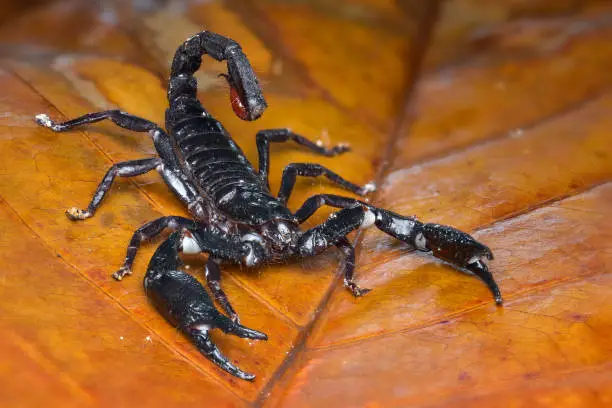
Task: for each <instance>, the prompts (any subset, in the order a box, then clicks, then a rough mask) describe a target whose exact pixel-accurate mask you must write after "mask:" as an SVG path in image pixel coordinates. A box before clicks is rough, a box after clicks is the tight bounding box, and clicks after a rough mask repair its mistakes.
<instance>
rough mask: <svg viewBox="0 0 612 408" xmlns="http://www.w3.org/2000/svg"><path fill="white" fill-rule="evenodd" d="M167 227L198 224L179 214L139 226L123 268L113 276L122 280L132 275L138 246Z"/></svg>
mask: <svg viewBox="0 0 612 408" xmlns="http://www.w3.org/2000/svg"><path fill="white" fill-rule="evenodd" d="M166 228H169V229H171V230H177V229H180V228H188V229H195V228H197V226H196V224H195V223H194V221H193V220H190V219H189V218H184V217H178V216H169V217H161V218H158V219H156V220H153V221H149V222H147V223H146V224H145V225H143V226H142V227H140V228H138V229H137V230H136V231H135V232H134V235H132V239H131V240H130V244H129V245H128V248H127V253H126V255H125V261H124V262H123V265H122V266H121V268H120V269H119V270H118V271H117V272H115V273H114V274H113V278H115V279H117V280H121V279H123V277H124V276H126V275H131V274H132V265H133V264H134V259H135V258H136V253H137V252H138V248H139V247H140V244H141V243H142V241H148V240H150V239H151V238H154V237H156V236H157V235H159V233H161V232H162V231H163V230H164V229H166Z"/></svg>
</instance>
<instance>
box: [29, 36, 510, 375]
mask: <svg viewBox="0 0 612 408" xmlns="http://www.w3.org/2000/svg"><path fill="white" fill-rule="evenodd" d="M205 54H207V55H210V56H211V57H213V58H214V59H216V60H218V61H227V67H228V73H227V74H226V75H223V76H224V77H225V79H226V80H227V83H228V85H229V89H230V101H231V104H232V108H233V110H234V112H235V113H236V115H237V116H238V117H239V118H241V119H243V120H255V119H257V118H259V116H261V114H262V113H263V111H264V110H265V109H266V107H267V105H266V101H265V99H264V97H263V94H262V92H261V88H260V87H259V83H258V80H257V77H256V76H255V74H254V72H253V69H252V67H251V65H250V63H249V61H248V59H247V58H246V56H245V54H244V53H243V51H242V49H241V48H240V46H239V45H238V44H237V43H236V42H235V41H233V40H231V39H229V38H226V37H223V36H221V35H218V34H215V33H211V32H208V31H204V32H201V33H199V34H197V35H195V36H193V37H191V38H189V39H187V40H186V41H185V42H184V43H183V44H182V45H181V46H180V47H179V48H178V50H177V52H176V54H175V56H174V60H173V62H172V68H171V75H170V80H169V85H168V100H169V108H168V109H167V110H166V126H165V128H166V130H167V133H166V132H165V131H164V130H163V129H162V128H161V127H159V126H158V125H156V124H155V123H153V122H150V121H148V120H146V119H142V118H138V117H136V116H133V115H130V114H127V113H125V112H122V111H120V110H109V111H103V112H96V113H90V114H86V115H83V116H81V117H79V118H76V119H72V120H69V121H66V122H63V123H56V122H54V121H52V120H51V119H50V118H49V117H48V116H47V115H45V114H39V115H37V116H36V121H37V123H38V124H40V125H42V126H45V127H48V128H50V129H51V130H53V131H56V132H61V131H65V130H69V129H72V128H74V127H75V126H79V125H84V124H88V123H93V122H97V121H100V120H104V119H110V120H112V121H113V122H114V123H115V124H117V125H119V126H121V127H123V128H126V129H130V130H133V131H137V132H148V133H149V134H150V135H151V137H152V139H153V142H154V144H155V148H156V150H157V153H158V156H157V157H153V158H146V159H140V160H132V161H128V162H122V163H116V164H114V165H113V166H112V167H111V168H110V169H109V171H108V172H107V173H106V175H105V176H104V178H103V180H102V182H101V183H100V185H99V186H98V188H97V190H96V192H95V193H94V196H93V198H92V200H91V202H90V204H89V206H88V207H87V209H85V210H82V209H78V208H70V209H68V210H67V211H66V214H67V216H68V218H70V219H71V220H84V219H87V218H89V217H92V216H93V215H94V213H95V212H96V210H97V209H98V207H99V206H100V204H101V202H102V200H103V198H104V197H105V195H106V193H107V192H108V191H109V189H110V187H111V185H112V183H113V180H114V179H115V177H116V176H121V177H132V176H137V175H140V174H143V173H146V172H148V171H152V170H157V171H158V172H159V173H160V174H161V176H162V178H163V179H164V181H165V182H166V184H167V185H168V186H169V187H170V189H171V190H172V191H173V192H174V194H175V195H176V196H177V197H178V198H179V199H180V200H181V201H182V202H183V203H184V204H185V205H186V207H187V209H188V211H189V213H190V215H191V218H185V217H180V216H166V217H161V218H158V219H157V220H153V221H151V222H148V223H147V224H145V225H143V226H142V227H141V228H139V229H138V230H137V231H136V232H135V233H134V235H133V236H132V239H131V241H130V244H129V246H128V249H127V254H126V258H125V261H124V263H123V265H122V267H121V268H120V269H119V270H118V271H117V272H115V273H114V275H113V276H114V277H115V278H116V279H117V280H121V279H122V278H124V277H125V276H126V275H129V274H131V268H132V264H133V262H134V258H135V256H136V253H137V251H138V248H139V246H140V244H141V242H142V241H144V240H148V239H151V238H152V237H154V236H156V235H158V234H159V233H161V232H162V231H163V230H164V229H170V230H173V231H174V232H173V233H172V234H171V235H170V237H169V238H168V239H167V240H166V241H165V242H164V243H162V244H161V245H160V246H159V247H158V249H157V250H156V252H155V254H154V255H153V257H152V259H151V261H150V263H149V266H148V268H147V272H146V274H145V279H144V287H145V290H146V293H147V295H148V297H149V298H150V299H151V301H152V303H153V304H154V305H155V306H156V307H157V309H158V310H159V311H160V312H161V313H162V314H163V315H164V316H165V317H166V318H167V319H168V320H169V321H170V322H171V323H172V324H173V325H175V326H177V327H179V328H180V329H181V330H182V331H183V332H184V333H185V334H186V335H187V336H188V337H190V339H191V340H192V342H193V343H194V344H195V345H196V347H198V349H199V350H200V351H201V352H202V353H203V354H204V355H205V356H206V357H207V358H209V359H210V360H211V361H213V362H214V363H215V364H217V365H218V366H219V367H221V368H222V369H224V370H226V371H227V372H229V373H231V374H233V375H235V376H237V377H239V378H242V379H245V380H253V379H254V377H255V376H254V375H252V374H249V373H246V372H244V371H242V370H240V369H239V368H238V367H236V366H235V365H234V364H233V363H231V361H229V360H228V359H227V358H226V357H225V356H224V355H223V354H222V353H221V352H220V351H219V349H218V348H217V347H216V345H215V344H214V343H213V342H212V341H211V339H210V337H209V334H208V332H209V331H210V330H212V329H215V328H217V329H221V330H223V331H224V332H226V333H231V334H234V335H237V336H240V337H245V338H251V339H259V340H265V339H267V336H266V335H265V334H264V333H261V332H258V331H255V330H252V329H249V328H247V327H245V326H243V325H241V324H240V319H239V317H238V314H237V313H236V311H235V310H234V308H233V307H232V305H231V303H230V302H229V299H228V297H227V296H226V294H225V293H224V292H223V290H222V288H221V273H220V268H219V264H221V263H237V264H243V265H245V266H247V267H257V266H260V265H263V264H266V263H270V262H280V261H283V260H286V259H288V258H292V257H307V256H312V255H316V254H318V253H320V252H322V251H324V250H326V249H327V248H329V247H330V246H335V247H337V248H338V249H340V251H341V252H342V253H343V255H344V263H343V267H342V268H343V276H344V284H345V286H346V287H347V289H349V290H350V291H351V293H352V294H353V295H354V296H356V297H358V296H362V295H364V294H366V293H367V292H368V291H369V289H365V288H360V287H359V286H358V285H357V284H356V283H355V282H354V281H353V271H354V267H355V262H354V261H355V251H354V248H353V246H352V244H351V243H350V242H349V240H348V239H347V235H348V234H349V233H350V232H352V231H354V230H356V229H359V228H366V227H369V226H372V225H375V226H376V227H378V228H379V229H380V230H382V231H384V232H386V233H387V234H389V235H391V236H393V237H395V238H397V239H400V240H402V241H404V242H406V243H407V244H409V245H411V246H412V247H414V248H416V249H418V250H420V251H424V252H431V253H432V254H433V255H434V256H436V257H438V258H440V259H442V260H444V261H446V262H448V263H451V264H453V265H455V266H457V267H459V268H462V269H465V270H468V271H471V272H472V273H474V274H476V275H477V276H479V277H480V278H481V279H483V281H484V282H485V283H486V284H487V285H488V286H489V288H490V290H491V291H492V292H493V294H494V296H495V299H496V302H497V303H498V304H501V302H502V298H501V293H500V291H499V288H498V287H497V284H496V283H495V281H494V279H493V277H492V275H491V273H490V272H489V270H488V267H487V265H486V261H487V260H489V259H493V255H492V253H491V251H490V250H489V248H487V247H486V246H485V245H483V244H481V243H479V242H478V241H476V240H475V239H474V238H472V237H471V236H470V235H468V234H466V233H464V232H462V231H459V230H457V229H455V228H452V227H449V226H444V225H438V224H424V223H422V222H420V221H419V220H417V219H416V218H414V217H405V216H402V215H399V214H396V213H394V212H391V211H388V210H384V209H381V208H377V207H375V206H373V205H370V204H368V203H366V202H363V201H360V200H357V199H354V198H349V197H342V196H337V195H330V194H320V195H316V196H313V197H310V198H309V199H308V200H306V202H305V203H304V204H303V205H302V206H301V207H300V208H299V209H298V210H297V211H296V212H295V213H293V212H291V211H290V210H289V209H288V208H287V206H286V202H287V199H288V198H289V195H290V194H291V191H292V189H293V186H294V184H295V181H296V177H297V176H305V177H317V176H325V177H327V178H328V179H329V180H330V181H332V182H334V183H337V184H339V185H340V186H342V187H344V188H345V189H347V190H349V191H351V192H353V193H355V194H358V195H365V194H367V193H369V192H371V191H373V190H374V185H373V184H372V183H368V184H367V185H365V186H363V187H360V186H358V185H356V184H353V183H351V182H349V181H347V180H345V179H343V178H342V177H341V176H339V175H338V174H336V173H334V172H333V171H331V170H329V169H327V168H325V167H323V166H321V165H318V164H310V163H293V164H290V165H288V166H287V167H286V168H285V170H284V172H283V175H282V181H281V187H280V191H279V193H278V194H277V195H276V196H274V195H273V194H272V193H271V191H270V188H269V184H268V169H269V144H270V143H274V142H286V141H293V142H295V143H297V144H299V145H302V146H304V147H305V148H307V149H309V150H311V151H312V152H314V153H316V154H320V155H324V156H336V155H338V154H341V153H344V152H346V151H348V146H346V145H338V146H335V147H332V148H326V147H323V146H321V145H320V144H318V143H314V142H312V141H310V140H308V139H307V138H305V137H303V136H300V135H298V134H295V133H293V132H291V131H290V130H288V129H271V130H262V131H260V132H259V133H258V134H257V136H256V143H257V149H258V153H259V168H258V170H255V168H254V167H253V166H252V165H251V163H250V162H249V161H248V160H247V158H246V156H245V155H244V153H243V152H242V150H241V149H240V147H239V146H238V145H237V144H236V143H235V142H234V140H233V139H232V138H231V136H230V135H229V133H228V132H227V131H226V130H225V128H224V127H223V125H222V124H221V123H220V122H219V121H217V120H216V119H214V118H213V117H212V115H211V114H210V113H209V112H207V111H206V109H205V108H204V107H203V106H202V104H201V103H200V101H199V100H198V98H197V82H196V80H195V78H194V76H193V75H194V73H195V72H196V71H197V70H198V69H199V67H200V64H201V57H202V55H205ZM323 205H328V206H332V207H337V208H340V210H339V211H338V212H336V213H334V214H332V215H331V216H330V217H329V218H328V219H327V221H325V222H324V223H323V224H321V225H318V226H315V227H313V228H311V229H308V230H306V231H303V230H301V229H300V227H299V225H300V224H301V223H303V222H304V221H305V220H307V219H308V218H309V217H310V216H311V215H312V214H313V213H314V212H315V211H316V210H317V209H318V208H319V207H321V206H323ZM181 253H206V254H208V261H207V262H206V265H205V276H206V283H207V286H208V288H209V290H210V291H211V292H212V294H213V297H214V300H216V301H217V302H218V303H219V305H220V306H221V307H222V309H223V310H224V311H225V313H226V314H227V315H228V316H229V317H228V316H226V315H224V314H222V313H221V312H219V311H218V310H217V309H216V308H215V306H214V301H213V299H211V298H210V297H209V295H208V293H207V291H206V290H205V288H204V287H203V286H202V285H201V284H200V283H199V282H198V281H197V280H196V279H195V278H193V277H192V276H191V275H189V274H187V273H185V272H183V271H181V270H180V265H181V261H180V254H181Z"/></svg>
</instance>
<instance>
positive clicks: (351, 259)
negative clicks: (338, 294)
mask: <svg viewBox="0 0 612 408" xmlns="http://www.w3.org/2000/svg"><path fill="white" fill-rule="evenodd" d="M336 247H338V249H340V250H341V251H342V253H343V254H344V264H343V265H342V274H343V275H344V287H345V288H347V289H348V290H350V291H351V293H352V294H353V296H355V297H360V296H363V295H365V294H366V293H368V292H370V291H371V290H372V289H367V288H361V287H359V285H357V284H356V283H355V282H354V281H353V272H354V271H355V247H354V246H353V244H351V243H350V242H349V240H348V239H347V238H346V237H342V238H340V239H339V240H338V242H336Z"/></svg>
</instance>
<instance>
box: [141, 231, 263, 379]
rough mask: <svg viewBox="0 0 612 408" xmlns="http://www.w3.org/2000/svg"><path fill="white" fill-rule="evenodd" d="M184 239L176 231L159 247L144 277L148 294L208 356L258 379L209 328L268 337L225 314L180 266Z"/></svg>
mask: <svg viewBox="0 0 612 408" xmlns="http://www.w3.org/2000/svg"><path fill="white" fill-rule="evenodd" d="M183 241H184V236H183V235H182V234H181V233H180V232H174V233H172V234H171V235H170V237H169V238H168V240H166V241H165V242H164V243H162V244H161V245H160V246H159V248H158V249H157V250H156V251H155V254H154V255H153V258H151V261H150V262H149V267H148V268H147V273H146V275H145V278H144V287H145V291H146V293H147V296H148V297H149V299H151V301H152V303H153V304H154V305H155V307H156V308H157V309H158V310H159V311H160V313H161V314H162V315H164V317H166V319H168V321H169V322H170V323H172V324H173V325H174V326H175V327H178V328H180V329H181V331H182V332H183V333H185V335H187V336H188V337H189V338H190V339H191V340H192V342H193V343H194V344H195V345H196V347H197V348H198V350H200V352H201V353H202V354H203V355H204V356H205V357H206V358H208V359H209V360H211V361H212V362H213V363H215V364H216V365H218V366H219V367H220V368H222V369H223V370H225V371H227V372H228V373H230V374H232V375H234V376H236V377H238V378H241V379H243V380H248V381H252V380H254V379H255V376H254V375H253V374H250V373H247V372H244V371H242V370H241V369H240V368H238V367H236V366H235V365H234V364H233V363H232V362H231V360H230V359H228V358H227V357H226V356H225V355H223V354H222V353H221V351H219V349H218V348H217V346H216V345H215V344H214V343H213V341H212V340H211V338H210V335H209V331H210V330H212V329H221V330H222V331H223V332H225V333H228V334H233V335H235V336H238V337H242V338H247V339H254V340H267V339H268V337H267V336H266V335H265V334H264V333H261V332H259V331H256V330H253V329H249V328H247V327H245V326H242V325H241V324H239V323H236V322H234V321H232V320H231V319H229V318H228V317H226V316H224V315H223V314H221V313H220V312H219V311H218V310H217V309H216V308H215V306H214V304H213V301H212V299H211V298H210V296H209V295H208V293H207V292H206V290H205V289H204V287H203V286H202V285H201V284H200V282H198V281H197V280H196V279H195V278H194V277H193V276H191V275H189V274H187V273H185V272H183V271H180V270H179V267H180V265H181V261H180V259H179V252H180V251H181V246H182V242H183Z"/></svg>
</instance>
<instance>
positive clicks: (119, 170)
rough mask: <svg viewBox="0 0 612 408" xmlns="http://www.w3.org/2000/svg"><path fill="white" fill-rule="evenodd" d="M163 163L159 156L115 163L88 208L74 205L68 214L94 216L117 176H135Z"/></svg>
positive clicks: (73, 217)
mask: <svg viewBox="0 0 612 408" xmlns="http://www.w3.org/2000/svg"><path fill="white" fill-rule="evenodd" d="M160 164H161V160H160V159H159V158H158V157H152V158H150V159H140V160H130V161H126V162H121V163H117V164H113V165H112V166H111V168H110V169H108V171H107V172H106V175H105V176H104V178H103V179H102V181H101V182H100V184H99V185H98V188H97V189H96V192H95V193H94V195H93V198H92V199H91V202H90V203H89V205H88V206H87V209H86V210H82V209H80V208H76V207H72V208H69V209H67V210H66V216H67V217H68V218H70V219H71V220H73V221H74V220H84V219H87V218H89V217H92V216H93V215H94V213H95V212H96V210H97V209H98V207H99V206H100V204H101V203H102V200H103V199H104V197H105V196H106V193H107V192H108V190H110V188H111V186H112V184H113V180H115V177H117V176H120V177H134V176H139V175H141V174H144V173H147V172H149V171H151V170H153V169H154V168H156V167H157V166H159V165H160Z"/></svg>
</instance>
